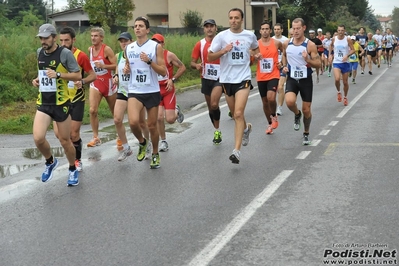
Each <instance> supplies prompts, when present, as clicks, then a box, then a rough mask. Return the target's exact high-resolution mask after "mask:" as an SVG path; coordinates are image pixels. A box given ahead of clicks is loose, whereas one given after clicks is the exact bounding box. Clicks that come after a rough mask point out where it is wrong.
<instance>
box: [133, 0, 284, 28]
mask: <svg viewBox="0 0 399 266" xmlns="http://www.w3.org/2000/svg"><path fill="white" fill-rule="evenodd" d="M134 5H135V6H136V8H135V10H134V11H133V20H131V21H129V22H128V25H129V26H133V24H134V19H135V18H137V17H139V16H145V17H146V18H147V19H148V20H149V22H150V25H151V26H163V27H170V28H182V27H183V26H182V24H181V22H180V17H181V14H182V13H183V12H185V11H187V10H193V11H198V12H199V13H201V14H202V15H203V16H202V18H203V20H206V19H209V18H213V19H215V21H216V23H217V24H218V26H222V27H226V28H227V27H229V21H228V17H227V16H228V11H229V10H230V9H231V8H234V7H238V8H240V9H242V10H243V11H244V28H245V29H249V30H254V29H258V27H259V26H260V24H261V22H263V21H264V20H270V21H272V23H273V25H274V24H275V23H276V10H277V8H279V5H278V3H277V2H272V1H266V0H264V1H262V0H258V1H252V0H216V1H215V0H202V1H198V0H146V1H134ZM269 10H271V11H272V16H271V17H269V16H268V15H269Z"/></svg>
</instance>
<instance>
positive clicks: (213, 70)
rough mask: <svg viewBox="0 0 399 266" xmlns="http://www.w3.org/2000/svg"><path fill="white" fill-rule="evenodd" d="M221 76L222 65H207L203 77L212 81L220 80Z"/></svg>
mask: <svg viewBox="0 0 399 266" xmlns="http://www.w3.org/2000/svg"><path fill="white" fill-rule="evenodd" d="M219 75H220V65H218V64H205V68H204V73H203V75H202V76H203V77H204V78H205V79H210V80H218V79H219Z"/></svg>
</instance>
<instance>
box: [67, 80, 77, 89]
mask: <svg viewBox="0 0 399 266" xmlns="http://www.w3.org/2000/svg"><path fill="white" fill-rule="evenodd" d="M74 88H75V82H73V81H72V80H70V81H68V89H70V90H72V89H74Z"/></svg>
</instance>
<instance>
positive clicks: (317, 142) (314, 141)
mask: <svg viewBox="0 0 399 266" xmlns="http://www.w3.org/2000/svg"><path fill="white" fill-rule="evenodd" d="M320 142H321V139H314V140H312V142H311V143H310V145H309V146H312V147H316V146H317V145H319V143H320Z"/></svg>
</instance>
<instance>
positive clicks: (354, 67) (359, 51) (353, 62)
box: [349, 36, 364, 84]
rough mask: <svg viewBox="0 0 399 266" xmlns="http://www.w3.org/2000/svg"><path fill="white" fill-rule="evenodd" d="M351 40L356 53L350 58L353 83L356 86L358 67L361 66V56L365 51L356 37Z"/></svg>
mask: <svg viewBox="0 0 399 266" xmlns="http://www.w3.org/2000/svg"><path fill="white" fill-rule="evenodd" d="M350 38H351V41H352V44H353V48H354V49H355V52H354V53H353V54H352V55H351V56H349V63H350V68H351V72H352V83H353V84H356V75H357V67H358V65H359V54H363V52H364V51H363V48H362V47H361V46H360V44H359V42H358V41H356V36H351V37H350Z"/></svg>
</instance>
